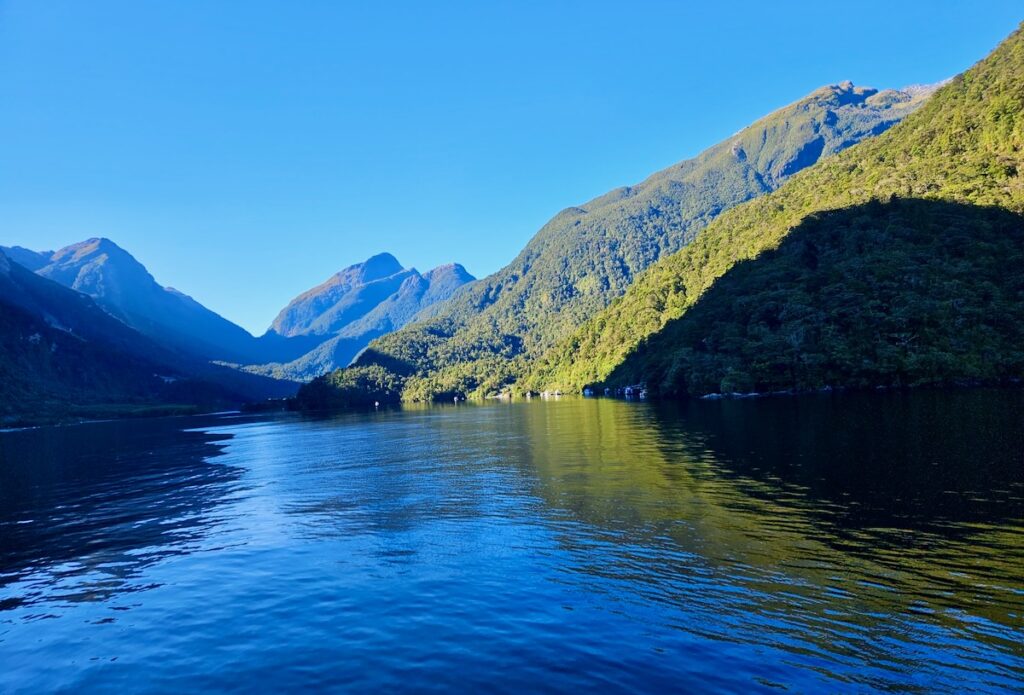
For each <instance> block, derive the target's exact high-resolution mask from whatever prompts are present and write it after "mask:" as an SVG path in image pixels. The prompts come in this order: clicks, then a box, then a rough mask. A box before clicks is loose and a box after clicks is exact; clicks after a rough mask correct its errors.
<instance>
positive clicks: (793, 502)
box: [0, 391, 1024, 692]
mask: <svg viewBox="0 0 1024 695" xmlns="http://www.w3.org/2000/svg"><path fill="white" fill-rule="evenodd" d="M1022 424H1024V393H1022V392H1018V391H964V392H959V393H920V394H914V395H912V396H907V395H879V396H870V397H868V396H844V397H821V398H801V399H777V400H758V401H730V402H715V403H685V404H629V403H622V402H618V401H608V400H572V399H567V400H564V401H560V402H548V403H530V404H519V403H516V404H511V405H507V404H502V405H493V406H481V407H473V406H460V407H457V408H456V407H447V408H432V409H424V410H417V411H406V412H393V411H392V412H382V413H371V414H359V415H346V416H341V417H338V418H330V419H300V418H279V419H258V418H257V419H253V418H248V419H242V418H209V419H206V420H199V419H181V420H157V421H148V422H133V423H105V424H96V425H87V426H82V427H75V428H63V429H48V430H35V431H29V432H18V433H8V434H4V435H0V691H4V692H6V691H9V690H10V691H17V690H24V691H35V690H40V689H42V690H51V689H59V688H74V689H80V688H96V687H100V686H105V687H121V688H124V687H127V688H129V689H132V690H138V689H147V690H150V689H151V690H166V689H181V688H182V687H183V686H184V685H185V684H186V683H187V684H188V687H189V688H192V689H225V688H233V689H237V688H238V687H239V686H240V684H241V687H243V689H254V690H262V689H267V688H287V687H298V686H307V687H327V688H352V689H357V688H358V689H370V688H373V689H381V688H384V689H388V688H391V689H394V688H403V687H404V688H409V687H411V686H414V685H415V686H417V687H420V688H422V687H426V686H428V685H429V686H430V687H431V688H434V689H441V690H445V689H461V690H464V689H467V688H473V687H483V686H488V687H490V688H491V689H496V690H502V691H509V692H512V691H521V690H523V689H531V690H536V689H552V690H568V689H579V688H587V687H590V688H595V687H596V688H601V689H603V690H620V689H622V690H627V689H632V690H637V689H638V690H647V691H660V690H664V689H666V688H673V689H677V690H678V689H708V688H718V689H724V690H732V691H737V692H748V691H751V690H762V689H774V688H776V687H787V688H790V689H794V690H797V691H807V690H822V689H824V690H836V689H840V690H842V689H850V688H852V689H855V690H863V689H892V690H900V691H951V692H952V691H955V692H967V691H971V690H977V691H986V692H988V691H999V690H1013V689H1017V688H1020V687H1021V685H1022V683H1024V647H1022V646H1021V645H1022V641H1024V640H1022V637H1024V427H1022Z"/></svg>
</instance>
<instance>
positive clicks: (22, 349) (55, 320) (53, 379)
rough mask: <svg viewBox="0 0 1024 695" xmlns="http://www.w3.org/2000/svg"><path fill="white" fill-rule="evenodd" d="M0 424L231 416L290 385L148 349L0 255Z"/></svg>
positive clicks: (68, 293)
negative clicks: (155, 413)
mask: <svg viewBox="0 0 1024 695" xmlns="http://www.w3.org/2000/svg"><path fill="white" fill-rule="evenodd" d="M0 348H2V349H0V418H3V419H4V420H6V421H18V420H19V419H20V418H22V417H29V418H31V419H33V420H34V421H39V420H48V419H63V418H66V417H76V416H92V417H95V416H99V415H101V414H102V415H114V414H119V413H124V412H128V411H129V410H130V409H133V408H134V409H144V408H153V407H157V406H164V405H167V404H176V405H190V406H200V407H225V406H237V405H240V404H241V403H243V402H246V401H252V400H260V399H263V398H267V397H271V396H287V395H290V394H291V393H293V392H294V385H292V384H286V383H282V382H275V381H273V380H270V379H265V378H262V377H257V376H254V375H248V374H241V373H238V372H234V371H232V370H228V369H225V368H222V367H216V366H214V365H209V364H205V363H202V362H200V361H197V360H194V359H192V358H189V357H187V356H184V355H181V354H179V353H176V352H174V351H172V350H169V349H166V348H165V347H163V346H161V345H158V344H157V343H155V342H154V341H152V340H151V339H149V338H148V337H146V336H143V335H142V334H140V333H139V332H137V331H135V330H134V329H132V328H131V327H129V326H128V325H126V324H125V323H123V322H122V321H120V320H119V319H117V318H115V317H114V316H112V315H111V314H110V313H108V312H107V311H106V310H105V309H103V308H101V307H100V306H99V305H97V303H96V302H95V301H94V300H93V299H92V298H90V297H88V296H87V295H85V294H82V293H80V292H76V291H74V290H71V289H68V288H66V287H64V286H62V285H60V284H58V283H56V282H53V281H51V280H48V279H46V278H43V277H40V276H38V275H37V274H35V273H33V272H32V271H30V270H28V269H27V268H25V267H23V266H21V265H19V264H18V263H14V262H12V261H11V260H10V259H9V258H8V257H7V256H6V254H4V253H3V252H0Z"/></svg>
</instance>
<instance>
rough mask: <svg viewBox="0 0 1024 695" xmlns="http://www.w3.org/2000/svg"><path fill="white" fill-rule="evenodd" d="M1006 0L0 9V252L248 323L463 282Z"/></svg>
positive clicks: (1002, 15) (919, 57) (982, 20)
mask: <svg viewBox="0 0 1024 695" xmlns="http://www.w3.org/2000/svg"><path fill="white" fill-rule="evenodd" d="M1022 19H1024V3H1022V2H1020V0H1012V1H1006V2H1001V1H997V0H974V1H971V2H966V1H965V2H947V1H944V0H926V1H922V2H909V1H902V0H900V1H894V0H886V1H885V2H855V3H824V2H806V3H800V2H784V1H780V2H750V3H737V2H726V1H724V0H723V1H721V2H714V3H704V2H701V3H697V2H692V3H691V2H681V1H680V2H671V3H668V2H666V3H661V2H622V1H621V0H618V1H616V2H607V3H602V2H596V1H594V2H557V1H551V0H549V1H544V2H529V1H527V0H517V1H515V2H504V3H502V2H490V1H484V2H479V1H478V2H465V3H462V2H449V3H445V2H441V1H440V0H438V1H437V2H409V3H389V2H365V3H354V2H353V3H345V2H341V1H340V0H323V1H317V0H302V1H295V0H280V1H273V2H271V1H256V0H245V1H243V0H237V1H235V2H227V1H224V2H215V1H212V0H210V1H207V0H191V1H187V0H181V1H176V2H170V1H168V2H156V1H153V2H139V1H138V0H124V1H122V2H108V1H106V0H88V1H87V2H85V1H82V0H67V1H61V0H46V1H45V2H44V1H41V0H0V94H2V102H0V103H2V106H0V153H2V154H0V158H2V162H3V163H2V166H0V244H3V245H10V244H19V245H22V246H28V247H31V248H37V249H50V248H56V247H60V246H64V245H67V244H69V243H72V242H75V241H79V240H81V239H84V238H88V237H91V236H107V237H110V238H112V239H113V240H114V241H116V242H117V243H119V244H121V245H122V246H124V247H125V248H127V249H128V250H129V251H130V252H132V253H133V254H134V255H135V256H136V257H137V258H138V259H139V260H141V261H142V262H143V263H145V264H146V266H147V267H148V268H149V269H150V271H151V272H152V273H153V274H154V275H155V276H156V278H157V280H158V281H160V282H161V283H163V284H166V285H171V286H174V287H177V288H178V289H180V290H182V291H184V292H187V293H189V294H191V295H192V296H194V297H195V298H196V299H198V300H199V301H201V302H202V303H204V304H206V305H207V306H209V307H210V308H212V309H214V310H215V311H218V312H219V313H221V314H223V315H224V316H226V317H227V318H230V319H232V320H234V321H236V322H238V323H240V324H242V325H243V326H245V327H246V328H248V329H249V330H251V331H253V332H256V333H262V332H263V330H264V329H265V328H266V327H267V325H268V324H269V323H270V320H271V319H272V318H273V316H274V315H275V314H276V313H277V311H278V310H279V309H280V308H281V307H282V306H283V305H284V304H285V303H286V302H287V301H288V300H289V299H291V298H292V297H293V296H294V295H296V294H298V293H299V292H301V291H303V290H305V289H308V288H309V287H311V286H313V285H315V284H318V283H319V282H321V281H322V280H324V279H325V278H326V277H328V276H329V275H330V274H331V273H333V272H334V271H336V270H338V269H339V268H341V267H344V266H346V265H349V264H351V263H354V262H357V261H360V260H362V259H364V258H366V257H367V256H370V255H372V254H373V253H376V252H379V251H385V250H386V251H390V252H392V253H393V254H395V255H396V256H397V257H398V259H399V260H400V261H402V262H403V263H404V264H406V265H413V266H416V267H417V268H419V269H421V270H426V269H428V268H430V267H433V266H435V265H438V264H441V263H445V262H450V261H459V262H461V263H463V264H464V265H465V266H466V267H467V268H468V269H469V270H470V272H472V273H474V274H476V275H478V276H483V275H486V274H488V273H490V272H493V271H495V270H497V269H498V268H500V267H501V266H502V265H504V264H505V263H507V262H508V261H509V260H511V259H512V258H513V257H514V256H515V254H516V253H517V252H518V251H519V249H520V248H521V247H522V246H523V245H524V244H525V243H526V242H527V241H528V240H529V238H530V237H531V236H532V235H533V234H534V233H535V232H536V231H537V229H539V228H540V226H541V225H542V224H543V223H544V222H545V221H546V220H547V219H548V218H549V217H551V216H552V215H553V214H554V213H556V212H558V211H559V210H560V209H562V208H564V207H567V206H570V205H574V204H578V203H582V202H584V201H586V200H588V199H590V198H592V197H594V196H596V195H599V194H601V193H603V192H605V191H607V190H609V189H611V188H614V187H616V186H620V185H624V184H629V183H635V182H636V181H638V180H641V179H643V178H644V177H645V176H646V175H647V174H649V173H651V172H653V171H656V170H658V169H660V168H663V167H665V166H667V165H669V164H672V163H673V162H676V161H678V160H680V159H684V158H686V157H689V156H692V155H694V154H696V153H697V152H699V151H700V150H702V149H704V148H705V147H707V146H709V145H711V144H713V143H715V142H717V141H719V140H721V139H723V138H726V137H728V136H729V135H730V134H732V133H734V132H735V131H737V130H739V129H740V128H742V127H743V126H745V125H747V124H748V123H750V122H752V121H753V120H755V119H756V118H757V117H759V116H761V115H763V114H765V113H767V112H769V111H772V110H774V109H775V108H778V107H780V106H782V105H784V104H786V103H788V102H791V101H794V100H796V99H798V98H799V97H801V96H803V95H804V94H806V93H808V92H810V91H811V90H813V89H814V88H816V87H818V86H820V85H823V84H828V83H833V82H839V81H842V80H846V79H850V80H853V81H854V82H855V83H857V84H863V85H871V86H876V87H899V86H903V85H906V84H911V83H922V82H934V81H937V80H940V79H943V78H946V77H949V76H951V75H953V74H955V73H957V72H961V71H962V70H964V69H966V68H967V67H969V66H970V65H971V64H972V63H974V62H976V61H977V60H979V59H981V58H982V57H983V56H984V55H985V54H986V53H988V51H990V50H991V49H992V48H993V47H994V46H995V45H996V44H997V43H998V42H999V41H1000V40H1001V39H1002V38H1004V37H1005V36H1006V35H1008V34H1009V33H1010V32H1011V31H1012V30H1013V29H1014V28H1015V27H1016V26H1017V23H1018V22H1019V21H1021V20H1022Z"/></svg>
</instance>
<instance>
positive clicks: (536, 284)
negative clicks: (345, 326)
mask: <svg viewBox="0 0 1024 695" xmlns="http://www.w3.org/2000/svg"><path fill="white" fill-rule="evenodd" d="M929 93H930V92H929V90H921V91H919V92H916V93H913V94H910V93H904V92H897V91H893V90H886V91H878V90H875V89H871V88H863V87H855V86H854V85H852V84H851V83H848V82H847V83H843V84H838V85H832V86H828V87H823V88H822V89H819V90H817V91H815V92H814V93H812V94H811V95H809V96H808V97H806V98H804V99H802V100H800V101H798V102H796V103H794V104H791V105H789V106H787V107H785V108H783V109H780V110H778V111H776V112H774V113H772V114H770V115H769V116H766V117H765V118H763V119H761V120H760V121H758V122H756V123H754V124H753V125H751V126H750V127H748V128H746V129H744V130H743V131H741V132H740V133H738V134H737V135H736V136H734V137H732V138H730V139H729V140H727V141H724V142H722V143H719V144H718V145H715V146H714V147H712V148H710V149H709V150H707V151H706V152H704V153H702V154H701V155H699V156H698V157H696V158H694V159H690V160H686V161H684V162H681V163H679V164H676V165H674V166H672V167H669V168H668V169H665V170H663V171H660V172H658V173H656V174H654V175H652V176H651V177H649V178H648V179H647V180H646V181H644V182H642V183H640V184H638V185H636V186H631V187H625V188H621V189H617V190H615V191H612V192H610V193H608V194H606V195H604V196H601V197H599V198H597V199H595V200H592V201H590V202H589V203H586V204H585V205H583V206H580V207H573V208H568V209H566V210H564V211H562V212H561V213H559V214H558V215H556V216H555V217H554V218H553V219H552V220H551V221H550V222H549V223H548V224H547V225H545V226H544V228H542V229H541V230H540V231H539V232H538V233H537V235H536V236H535V237H534V238H533V240H531V241H530V243H529V244H528V245H527V246H526V247H525V248H524V250H523V251H522V252H521V253H520V254H519V256H518V257H517V258H516V259H515V260H514V261H513V262H512V263H510V264H509V265H508V266H506V267H505V268H504V269H502V270H501V271H499V272H498V273H496V274H495V275H492V276H490V277H489V278H486V279H484V280H481V281H478V282H476V283H473V284H471V285H469V286H467V287H465V288H463V289H462V290H461V291H460V292H459V293H457V294H456V295H455V297H453V298H452V299H451V300H450V301H448V302H444V303H441V304H437V305H435V306H433V307H431V308H429V309H427V310H426V311H425V312H423V313H422V314H421V315H420V316H419V317H418V321H417V322H415V323H414V324H412V325H409V326H406V327H405V328H403V329H401V330H399V331H396V332H395V333H392V334H390V335H385V336H383V337H381V338H379V339H378V340H376V341H374V342H373V343H372V344H371V345H370V347H369V349H368V350H367V351H366V352H365V353H364V354H363V355H362V356H361V357H360V358H359V359H358V360H357V362H356V365H355V366H354V367H350V368H349V369H346V370H340V371H337V372H335V373H333V374H331V375H328V376H326V377H324V378H323V379H322V380H321V382H322V383H329V384H334V385H335V386H336V387H337V388H338V390H339V391H340V392H343V393H345V394H351V393H352V389H353V388H358V386H357V385H358V384H362V383H365V382H366V381H367V380H370V381H373V382H374V383H376V382H377V381H378V378H377V375H379V373H380V372H379V369H378V368H383V369H385V370H386V371H387V372H388V373H389V377H388V379H386V380H385V381H386V382H387V383H389V384H391V385H396V384H397V385H398V391H399V395H398V396H392V397H397V398H401V399H404V400H407V401H429V400H450V399H451V398H452V397H453V396H455V395H462V396H465V395H477V396H483V395H487V394H489V393H495V392H499V391H502V390H505V389H508V388H509V387H510V386H511V385H513V384H515V383H516V381H517V380H518V379H520V378H521V377H522V376H523V375H525V374H527V373H528V372H529V370H530V368H531V364H532V363H533V362H534V361H535V360H536V359H537V358H539V357H541V356H542V355H543V354H544V353H545V352H546V351H548V350H550V349H551V348H553V347H554V346H556V345H557V344H558V343H559V342H560V341H561V340H564V339H565V338H566V337H568V336H570V335H572V333H573V332H574V331H576V330H577V329H578V328H579V327H580V326H581V325H582V324H583V323H584V322H586V321H587V320H588V319H590V318H591V317H593V316H594V315H595V314H596V313H597V312H599V311H600V310H602V309H603V308H605V307H606V306H607V305H608V303H609V302H610V301H611V300H612V299H614V298H615V297H618V296H621V295H622V294H623V293H624V292H625V291H626V290H627V288H628V287H629V286H630V283H631V282H632V281H633V280H634V278H635V277H636V276H637V274H639V273H641V272H642V271H643V270H644V269H646V268H647V267H649V266H650V265H651V264H652V263H654V262H655V261H657V260H658V259H659V258H661V257H664V256H666V255H668V254H671V253H673V252H675V251H678V250H679V249H681V248H683V247H684V246H685V245H686V244H688V243H690V242H691V241H692V240H693V239H694V238H695V237H696V236H697V235H698V233H699V232H700V230H702V229H703V228H704V227H705V226H706V225H707V224H708V223H709V222H710V221H711V220H713V219H714V218H715V217H716V216H717V215H719V214H720V213H721V212H722V211H723V210H727V209H729V208H731V207H734V206H736V205H739V204H741V203H743V202H745V201H747V200H750V199H751V198H754V197H757V196H760V195H763V194H765V193H767V192H769V191H772V190H775V189H776V188H777V187H778V186H780V185H782V184H783V182H784V181H786V180H787V179H788V178H789V177H790V176H792V175H793V174H794V173H795V172H797V171H799V170H801V169H803V168H805V167H807V166H810V165H812V164H814V162H816V161H818V160H819V159H821V158H825V157H830V156H832V155H834V154H835V153H836V152H839V151H841V150H842V149H844V148H846V147H848V146H850V145H852V144H853V143H856V142H858V141H860V140H862V139H864V138H869V137H872V136H874V135H876V134H877V133H880V132H883V131H885V130H887V129H888V128H890V127H892V126H893V125H894V124H896V123H898V122H899V121H900V120H901V119H903V118H904V117H906V116H907V115H908V114H910V113H912V112H913V111H915V110H916V109H917V108H918V107H919V106H920V105H921V103H922V102H923V101H924V100H925V99H926V98H927V96H928V94H929ZM364 370H365V373H364ZM322 383H317V384H314V385H312V386H311V387H309V388H308V389H306V391H305V393H304V396H303V397H304V398H306V397H308V396H309V394H312V393H321V392H322ZM348 397H349V396H346V398H348ZM370 400H381V399H379V398H373V399H370Z"/></svg>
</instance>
